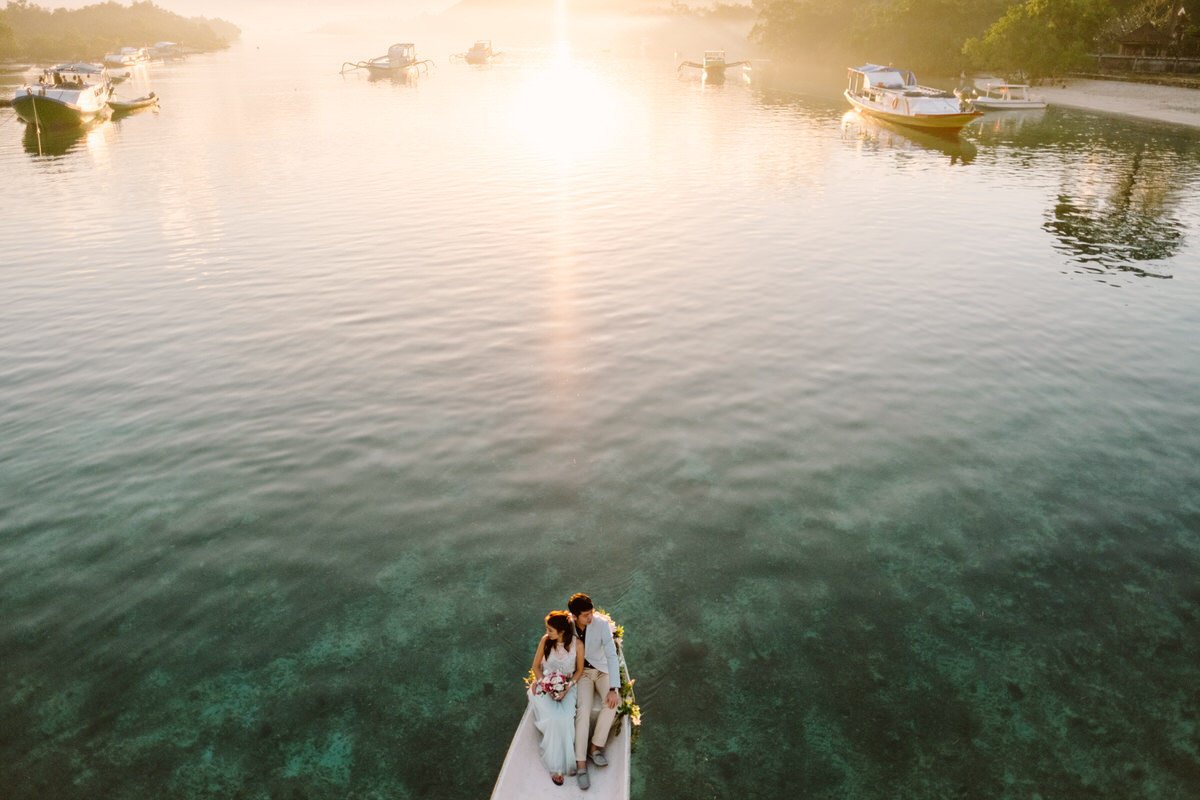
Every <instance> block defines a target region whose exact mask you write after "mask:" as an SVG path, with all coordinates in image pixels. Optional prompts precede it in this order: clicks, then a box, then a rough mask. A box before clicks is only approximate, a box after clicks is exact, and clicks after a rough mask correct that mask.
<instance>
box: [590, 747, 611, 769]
mask: <svg viewBox="0 0 1200 800" xmlns="http://www.w3.org/2000/svg"><path fill="white" fill-rule="evenodd" d="M592 761H593V762H595V764H596V766H597V767H607V766H608V759H607V758H605V756H604V751H603V750H593V751H592Z"/></svg>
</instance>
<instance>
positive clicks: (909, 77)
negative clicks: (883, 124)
mask: <svg viewBox="0 0 1200 800" xmlns="http://www.w3.org/2000/svg"><path fill="white" fill-rule="evenodd" d="M849 78H850V82H849V86H847V87H846V90H845V91H844V92H843V93H842V94H844V95H845V97H846V99H847V100H848V101H849V102H850V105H852V106H854V108H855V109H857V110H858V111H859V112H861V113H863V114H870V115H871V116H874V117H878V118H880V119H884V120H887V121H888V122H894V123H896V124H898V125H907V126H909V127H912V128H925V129H929V130H939V131H945V132H956V131H958V130H960V129H962V127H963V126H964V125H966V124H967V123H968V122H970V121H971V120H973V119H975V118H976V117H979V116H982V115H983V112H982V111H977V110H975V109H974V108H972V107H971V105H970V103H968V102H967V101H965V100H962V99H960V98H958V97H955V96H954V94H953V93H951V92H947V91H944V90H942V89H935V88H933V87H930V86H921V85H920V84H918V83H917V78H916V76H915V75H913V74H912V73H911V72H909V71H908V70H900V69H896V68H894V67H882V66H879V65H878V64H865V65H863V66H861V67H851V68H850V69H849Z"/></svg>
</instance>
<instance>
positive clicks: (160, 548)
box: [0, 36, 1200, 800]
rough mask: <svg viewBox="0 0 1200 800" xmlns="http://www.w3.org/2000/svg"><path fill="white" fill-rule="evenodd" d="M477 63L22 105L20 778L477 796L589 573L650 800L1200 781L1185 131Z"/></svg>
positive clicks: (12, 640)
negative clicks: (105, 101)
mask: <svg viewBox="0 0 1200 800" xmlns="http://www.w3.org/2000/svg"><path fill="white" fill-rule="evenodd" d="M470 38H471V37H470V36H468V37H467V40H466V41H462V42H459V41H457V40H454V41H451V40H447V41H445V42H438V41H429V42H421V43H419V46H418V49H419V52H421V53H422V55H424V56H428V57H433V58H436V59H437V60H438V61H439V63H440V65H441V66H440V67H439V68H438V69H437V70H436V71H435V72H434V74H433V75H431V76H430V77H429V78H427V79H421V80H419V81H417V82H416V83H415V84H412V85H398V84H393V83H390V82H377V83H373V82H370V81H368V80H366V79H365V76H359V75H349V76H342V75H339V74H338V68H339V66H340V64H341V62H342V61H345V60H358V59H361V58H364V57H369V56H374V55H379V54H380V53H382V52H383V50H384V49H385V48H386V44H387V42H378V41H374V40H371V41H361V40H352V39H339V38H325V39H321V38H318V37H299V38H293V39H287V38H278V39H273V38H264V39H250V38H248V40H247V41H246V42H245V43H244V44H243V45H240V46H239V47H237V48H235V49H234V50H232V51H229V52H226V53H220V54H213V55H206V56H200V57H194V58H192V59H190V60H188V61H186V62H183V63H179V64H171V65H160V66H155V67H151V68H150V72H149V73H148V74H147V75H142V76H137V77H136V78H135V81H143V82H144V83H143V84H142V86H140V87H139V86H137V85H136V84H135V86H134V87H133V88H132V89H131V91H130V93H131V94H132V93H141V91H138V89H141V88H145V89H153V90H155V91H157V93H158V94H159V95H160V97H162V107H161V109H160V110H159V111H158V112H141V113H138V114H135V115H132V116H129V117H126V118H124V119H120V120H115V121H112V122H109V123H105V124H104V125H101V126H99V127H97V128H95V129H93V130H91V131H88V132H86V133H85V134H84V135H82V136H80V137H78V138H70V139H68V140H66V141H59V142H54V143H51V145H53V146H46V143H39V142H38V141H37V140H36V138H34V139H32V140H31V138H30V137H29V136H28V135H26V134H25V131H24V129H23V126H22V125H21V124H20V123H19V122H16V121H15V120H14V119H13V115H12V112H11V110H3V111H0V172H2V174H3V176H4V179H5V191H4V193H3V195H2V196H0V208H2V210H3V213H2V214H0V231H2V234H3V240H4V241H5V242H7V243H8V247H7V248H6V249H7V252H8V256H7V257H6V259H5V263H4V265H3V266H0V297H2V298H3V302H2V303H0V344H2V346H0V439H2V440H3V442H4V448H3V450H2V451H0V607H2V608H3V615H2V617H0V687H2V688H0V713H2V715H3V719H4V724H3V725H2V726H0V763H2V764H3V765H4V767H3V773H4V783H5V789H4V791H3V794H4V796H5V797H11V798H44V797H56V798H74V797H78V798H96V797H105V798H135V797H136V798H142V797H155V796H157V797H172V798H192V797H245V798H266V797H308V798H323V797H328V798H344V797H378V798H384V797H386V798H408V797H411V798H440V797H445V798H451V797H454V798H458V797H487V796H488V794H489V792H490V790H491V786H492V783H493V782H494V780H495V777H496V774H497V773H498V771H499V768H500V764H501V762H502V761H503V757H504V753H505V750H506V748H507V745H508V741H509V738H510V736H511V735H512V732H513V730H514V729H515V727H516V724H517V721H518V720H519V718H520V715H521V712H522V709H523V702H524V701H523V695H522V692H521V689H522V687H521V678H522V676H523V675H524V673H525V672H526V671H527V670H528V668H529V664H530V662H531V661H532V658H533V648H534V645H535V643H536V641H537V638H538V636H539V635H540V631H541V623H540V619H541V617H542V616H543V615H544V614H545V613H546V611H548V610H550V609H552V608H558V607H562V606H564V605H565V602H566V599H567V597H568V596H569V595H570V594H571V593H573V592H575V591H580V590H582V591H586V592H588V593H589V594H590V595H591V596H592V597H593V598H594V599H595V600H596V602H597V604H598V605H599V606H601V607H602V608H605V609H607V610H608V611H609V612H610V613H612V614H613V615H614V616H615V617H616V618H617V619H618V621H619V622H621V623H623V624H624V626H625V628H626V653H627V656H628V659H629V662H630V668H631V670H632V673H633V676H634V677H635V679H636V681H637V682H636V689H637V692H638V699H639V701H640V703H641V706H642V709H643V719H644V723H643V730H642V732H641V735H640V738H639V741H638V748H637V753H636V755H635V761H634V767H633V776H634V777H633V795H634V797H637V798H641V799H642V800H648V799H649V798H656V799H657V798H685V797H686V798H729V797H738V796H742V797H772V798H774V797H796V796H804V797H814V798H819V797H829V798H895V797H911V798H944V797H996V798H1010V797H1011V798H1018V797H1019V798H1033V797H1042V798H1047V799H1048V798H1073V797H1114V798H1128V797H1142V798H1178V797H1186V796H1190V795H1191V794H1193V793H1194V792H1195V790H1196V787H1197V786H1198V785H1200V733H1198V732H1197V727H1196V724H1197V712H1198V711H1200V708H1198V705H1200V694H1197V691H1196V688H1195V687H1196V686H1197V685H1200V667H1198V666H1197V665H1198V664H1200V653H1198V649H1200V647H1198V645H1197V635H1196V634H1197V630H1198V626H1200V579H1198V578H1197V576H1198V575H1200V499H1198V498H1200V494H1198V492H1197V487H1198V486H1200V433H1198V431H1200V413H1198V408H1197V401H1196V398H1197V397H1200V369H1198V367H1200V315H1198V314H1197V310H1196V309H1197V308H1200V272H1198V271H1197V266H1196V265H1197V264H1200V259H1198V258H1197V256H1198V254H1200V247H1198V245H1197V240H1196V231H1197V230H1198V229H1200V160H1198V159H1197V154H1198V150H1200V146H1198V144H1197V138H1196V136H1195V132H1194V131H1190V130H1185V129H1179V128H1173V127H1167V126H1161V125H1155V124H1151V123H1142V122H1136V121H1131V120H1125V119H1121V118H1115V117H1106V116H1099V115H1092V114H1086V113H1083V112H1077V111H1071V110H1066V109H1056V108H1053V107H1052V108H1050V109H1047V110H1046V111H1045V112H1041V113H1035V114H1026V115H989V116H987V117H984V118H983V119H981V120H980V121H978V122H976V123H973V124H972V126H971V127H969V128H968V129H967V130H966V131H964V133H963V134H962V136H961V137H960V139H959V140H957V141H946V140H942V139H937V138H931V137H925V136H921V135H918V134H910V133H905V132H903V131H901V130H898V129H889V128H885V127H881V126H878V125H876V124H873V123H869V122H865V121H862V120H860V119H859V118H857V117H855V116H854V115H852V114H850V115H847V114H846V107H845V104H844V102H843V101H842V100H841V98H840V97H839V95H838V91H839V90H840V86H828V87H823V88H821V89H816V90H814V89H810V88H805V87H802V86H797V85H794V84H791V83H789V82H787V81H786V80H785V79H782V78H776V79H775V81H774V82H773V83H771V82H768V81H762V80H757V82H755V81H752V82H751V83H750V84H748V85H747V84H745V83H741V82H729V83H727V84H725V85H724V86H705V85H702V84H700V83H699V82H697V81H695V80H688V79H682V80H681V79H680V78H678V77H677V75H676V71H675V64H676V62H675V61H674V59H672V58H666V57H663V58H656V57H646V58H633V57H628V56H626V55H624V54H621V53H603V52H600V51H599V50H595V49H592V50H589V49H586V48H580V49H578V50H577V51H575V52H572V53H570V54H563V53H559V54H557V55H556V54H555V53H554V52H553V51H552V50H549V49H526V50H520V49H517V50H513V51H510V52H509V54H508V58H506V60H505V62H504V63H503V64H500V65H496V66H494V67H492V68H490V69H472V68H469V67H466V66H465V65H462V64H456V65H455V64H450V63H448V62H447V61H446V58H445V54H447V53H450V52H455V51H456V50H461V49H464V48H465V47H466V46H467V45H468V44H469V43H470ZM497 46H498V49H504V47H503V43H500V42H497ZM731 57H732V53H731ZM835 72H837V70H835ZM39 152H40V153H41V154H39Z"/></svg>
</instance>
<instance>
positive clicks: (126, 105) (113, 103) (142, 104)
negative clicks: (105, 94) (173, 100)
mask: <svg viewBox="0 0 1200 800" xmlns="http://www.w3.org/2000/svg"><path fill="white" fill-rule="evenodd" d="M157 105H158V95H156V94H155V93H154V92H151V93H150V94H147V95H142V96H141V97H135V98H134V99H132V100H115V99H113V98H109V100H108V107H109V108H111V109H112V110H113V113H114V114H128V113H129V112H131V111H137V110H138V109H139V108H149V107H151V106H157Z"/></svg>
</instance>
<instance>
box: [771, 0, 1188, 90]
mask: <svg viewBox="0 0 1200 800" xmlns="http://www.w3.org/2000/svg"><path fill="white" fill-rule="evenodd" d="M753 1H754V8H755V10H756V11H757V12H758V17H757V22H756V24H755V26H754V30H753V32H752V33H751V38H752V39H754V40H755V41H756V42H757V43H758V44H759V45H761V46H762V47H763V49H764V50H766V51H767V53H768V54H770V55H771V56H772V57H774V58H778V59H780V60H784V61H789V60H804V59H807V58H814V59H835V58H836V59H841V60H845V59H847V58H848V59H850V60H860V59H863V58H866V59H868V60H874V61H877V62H884V63H887V62H893V63H896V64H900V65H903V66H904V67H906V68H909V69H913V70H915V71H919V72H931V73H934V74H940V75H951V74H958V73H959V72H960V71H963V70H967V69H990V70H997V71H1002V72H1005V73H1019V74H1023V75H1025V76H1027V77H1030V78H1044V77H1049V76H1053V75H1058V74H1062V73H1065V72H1069V71H1072V70H1078V69H1081V68H1086V67H1087V66H1088V65H1089V64H1091V63H1092V58H1091V56H1092V55H1093V54H1095V53H1100V52H1115V51H1116V44H1115V43H1116V40H1117V39H1118V38H1120V37H1121V36H1122V35H1124V34H1126V33H1128V32H1130V31H1133V30H1135V29H1137V28H1138V27H1140V26H1141V25H1143V24H1145V23H1147V22H1150V23H1153V24H1154V25H1155V26H1156V27H1157V28H1158V29H1159V30H1160V31H1163V32H1164V33H1167V34H1175V36H1176V41H1175V43H1174V44H1173V45H1172V51H1173V53H1174V54H1178V55H1181V56H1189V55H1193V54H1194V53H1196V51H1197V49H1198V48H1197V45H1198V44H1200V27H1198V25H1200V0H1182V2H1181V1H1180V0H1017V2H1013V0H753ZM1181 11H1182V13H1180V12H1181Z"/></svg>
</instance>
